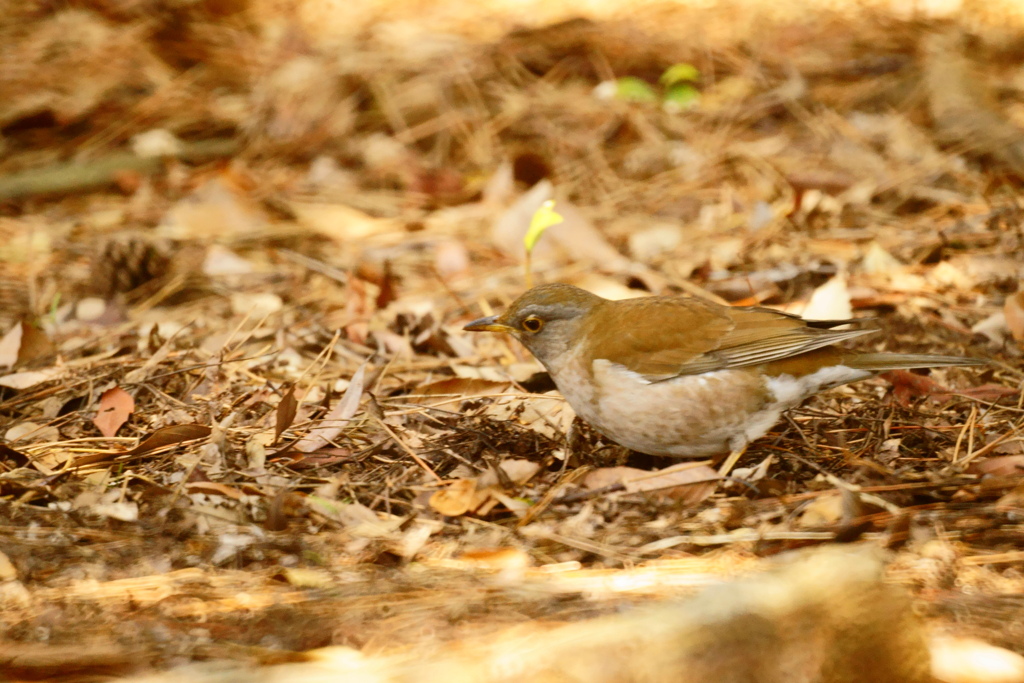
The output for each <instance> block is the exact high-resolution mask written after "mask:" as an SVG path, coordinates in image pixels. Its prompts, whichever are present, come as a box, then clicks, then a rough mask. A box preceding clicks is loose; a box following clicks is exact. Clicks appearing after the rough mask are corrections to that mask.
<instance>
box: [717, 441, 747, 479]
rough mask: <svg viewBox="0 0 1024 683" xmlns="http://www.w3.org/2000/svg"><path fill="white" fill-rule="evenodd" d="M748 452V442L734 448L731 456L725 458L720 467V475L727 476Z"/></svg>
mask: <svg viewBox="0 0 1024 683" xmlns="http://www.w3.org/2000/svg"><path fill="white" fill-rule="evenodd" d="M746 452H747V444H743V445H742V446H740V447H739V448H734V449H733V450H732V452H731V453H729V457H727V458H726V459H725V462H723V463H722V466H721V467H719V468H718V476H720V477H727V476H729V473H730V472H732V468H733V467H735V466H736V463H737V462H739V459H740V458H742V457H743V454H744V453H746Z"/></svg>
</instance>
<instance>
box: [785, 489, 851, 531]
mask: <svg viewBox="0 0 1024 683" xmlns="http://www.w3.org/2000/svg"><path fill="white" fill-rule="evenodd" d="M843 512H844V510H843V497H842V496H841V495H839V493H830V494H827V495H824V496H818V497H817V498H815V499H814V500H812V501H811V502H810V503H808V504H807V505H805V506H804V508H803V510H802V511H801V512H800V517H799V518H798V519H797V521H796V526H797V528H800V529H817V528H821V527H828V526H832V525H834V524H837V523H838V522H839V520H841V519H842V518H843Z"/></svg>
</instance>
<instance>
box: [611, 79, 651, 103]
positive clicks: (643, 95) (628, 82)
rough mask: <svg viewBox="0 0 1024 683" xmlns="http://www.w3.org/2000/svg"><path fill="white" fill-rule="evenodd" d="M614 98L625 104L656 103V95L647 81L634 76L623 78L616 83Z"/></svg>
mask: <svg viewBox="0 0 1024 683" xmlns="http://www.w3.org/2000/svg"><path fill="white" fill-rule="evenodd" d="M616 84H617V85H618V89H617V90H616V91H615V96H616V97H618V98H619V99H620V100H625V101H627V102H657V101H658V94H657V93H656V92H654V88H652V87H651V86H650V84H649V83H647V81H645V80H643V79H642V78H637V77H636V76H623V77H622V78H620V79H618V80H617V81H616Z"/></svg>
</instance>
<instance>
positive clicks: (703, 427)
mask: <svg viewBox="0 0 1024 683" xmlns="http://www.w3.org/2000/svg"><path fill="white" fill-rule="evenodd" d="M870 374H871V373H869V372H867V371H863V370H853V369H851V368H845V367H844V368H825V369H823V370H819V371H818V372H816V373H813V374H811V375H806V376H804V377H799V378H794V377H791V376H789V375H781V376H778V377H770V378H766V377H764V376H762V375H759V374H757V373H754V372H752V371H750V370H747V369H729V370H719V371H716V372H709V373H702V374H698V375H682V376H679V377H676V378H673V379H670V380H666V381H661V382H650V381H648V380H646V379H645V378H644V377H642V376H641V375H639V374H636V373H634V372H631V371H629V370H627V369H626V368H624V367H622V366H620V365H616V364H614V363H611V362H609V361H606V360H597V361H595V362H594V364H593V373H592V378H593V379H592V380H591V378H590V377H587V373H584V372H583V368H582V367H579V366H576V367H575V368H574V367H572V365H571V364H570V365H568V366H566V367H563V368H562V369H561V372H560V373H559V380H558V382H557V384H558V389H559V391H560V392H561V393H562V395H563V396H565V398H566V400H567V401H568V402H569V404H570V405H571V406H572V407H573V409H574V410H575V411H576V413H577V414H578V415H579V416H580V417H582V418H583V419H585V420H586V421H587V422H589V423H591V424H592V425H593V426H594V427H596V428H597V429H598V430H599V431H600V432H602V433H603V434H604V435H605V436H607V437H608V438H610V439H612V440H613V441H616V442H617V443H619V444H622V445H623V446H626V447H627V448H631V449H633V450H636V451H640V452H642V453H649V454H651V455H664V456H675V457H703V456H709V455H715V454H719V453H724V452H728V451H730V450H733V449H736V448H740V447H742V446H744V445H746V444H747V443H748V442H750V441H752V440H754V439H756V438H758V437H760V436H762V435H764V434H765V433H766V432H767V431H768V430H769V429H771V427H772V426H773V425H774V424H775V423H776V422H777V421H778V420H779V418H780V416H781V415H782V412H783V411H784V410H786V409H788V408H792V407H794V406H796V405H799V403H800V402H802V401H803V400H804V399H805V398H807V397H808V396H811V395H812V394H814V393H815V392H817V391H819V390H820V389H822V388H824V387H827V386H836V385H838V384H843V383H845V382H850V381H854V380H856V379H863V378H864V377H867V376H870Z"/></svg>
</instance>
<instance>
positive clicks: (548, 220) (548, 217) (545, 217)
mask: <svg viewBox="0 0 1024 683" xmlns="http://www.w3.org/2000/svg"><path fill="white" fill-rule="evenodd" d="M564 220H565V219H564V218H562V216H561V215H560V214H558V213H555V200H554V199H549V200H547V201H546V202H544V203H543V204H541V205H540V208H539V209H537V210H536V211H535V212H534V214H533V218H531V219H530V227H529V229H527V231H526V237H524V238H523V244H524V245H525V246H526V253H530V252H531V251H533V247H534V246H535V245H536V244H537V240H539V239H540V236H541V235H543V234H544V231H545V230H547V229H548V228H550V227H551V226H552V225H558V224H559V223H561V222H562V221H564Z"/></svg>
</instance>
